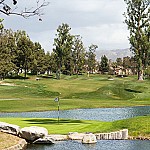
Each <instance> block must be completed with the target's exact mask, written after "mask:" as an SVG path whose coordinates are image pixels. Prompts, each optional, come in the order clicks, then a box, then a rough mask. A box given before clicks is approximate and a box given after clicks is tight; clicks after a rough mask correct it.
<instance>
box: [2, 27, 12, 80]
mask: <svg viewBox="0 0 150 150" xmlns="http://www.w3.org/2000/svg"><path fill="white" fill-rule="evenodd" d="M13 47H14V43H13V42H12V39H11V34H10V32H9V31H8V30H2V31H1V34H0V78H1V79H5V77H6V76H7V75H8V73H10V72H11V71H13V70H14V68H15V65H14V63H13V62H12V58H13V55H12V49H13Z"/></svg>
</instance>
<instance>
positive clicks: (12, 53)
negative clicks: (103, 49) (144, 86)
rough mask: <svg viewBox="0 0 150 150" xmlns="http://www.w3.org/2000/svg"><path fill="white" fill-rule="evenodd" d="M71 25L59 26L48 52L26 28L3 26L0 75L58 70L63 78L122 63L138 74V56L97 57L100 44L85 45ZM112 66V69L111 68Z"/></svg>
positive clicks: (0, 41) (3, 77) (0, 76)
mask: <svg viewBox="0 0 150 150" xmlns="http://www.w3.org/2000/svg"><path fill="white" fill-rule="evenodd" d="M70 31H71V28H70V27H69V25H68V24H65V23H62V24H61V25H59V27H58V28H57V33H56V35H55V38H54V44H53V49H52V50H51V53H50V52H45V51H44V49H43V48H42V46H41V44H40V43H39V42H33V41H32V40H31V39H30V37H29V35H28V34H27V33H26V32H25V31H21V30H18V31H12V30H11V29H4V28H2V29H1V32H0V45H1V47H0V78H1V79H5V77H8V76H10V77H12V76H18V75H19V74H20V73H24V77H25V78H26V76H27V73H29V72H30V73H31V74H34V75H38V74H44V73H47V74H48V75H49V74H51V73H56V77H57V79H60V75H61V73H63V74H65V75H73V74H76V75H79V74H81V73H83V72H86V73H95V72H97V73H102V74H105V73H109V74H114V70H115V68H117V67H119V66H123V67H124V69H127V68H130V69H132V72H133V73H136V72H137V71H136V68H137V61H136V58H135V57H131V58H130V57H124V58H123V59H122V58H117V59H116V61H115V62H111V61H110V60H109V59H108V58H107V57H106V56H105V55H103V56H102V57H101V58H100V60H97V59H96V50H97V48H98V46H97V45H94V44H91V45H90V46H89V47H88V48H86V47H85V46H84V43H83V41H82V37H81V36H80V35H72V34H71V33H70ZM112 68H113V69H112Z"/></svg>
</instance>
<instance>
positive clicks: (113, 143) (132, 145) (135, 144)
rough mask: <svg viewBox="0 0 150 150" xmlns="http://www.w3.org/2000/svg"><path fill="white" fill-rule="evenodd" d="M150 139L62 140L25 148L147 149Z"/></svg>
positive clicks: (49, 149)
mask: <svg viewBox="0 0 150 150" xmlns="http://www.w3.org/2000/svg"><path fill="white" fill-rule="evenodd" d="M149 149H150V141H140V140H125V141H124V140H118V141H117V140H105V141H103V140H99V141H98V142H97V143H96V144H82V143H81V142H80V141H62V142H57V143H56V144H54V145H29V146H28V148H27V150H149Z"/></svg>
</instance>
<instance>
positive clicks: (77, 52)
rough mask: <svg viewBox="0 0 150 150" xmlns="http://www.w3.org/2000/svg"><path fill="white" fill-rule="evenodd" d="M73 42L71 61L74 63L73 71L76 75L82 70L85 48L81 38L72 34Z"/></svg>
mask: <svg viewBox="0 0 150 150" xmlns="http://www.w3.org/2000/svg"><path fill="white" fill-rule="evenodd" d="M73 40H74V42H73V52H72V57H73V63H74V73H75V74H77V75H78V73H79V72H80V71H82V70H83V66H84V64H85V55H86V53H85V48H84V44H83V42H82V38H81V37H80V36H79V35H77V36H74V39H73Z"/></svg>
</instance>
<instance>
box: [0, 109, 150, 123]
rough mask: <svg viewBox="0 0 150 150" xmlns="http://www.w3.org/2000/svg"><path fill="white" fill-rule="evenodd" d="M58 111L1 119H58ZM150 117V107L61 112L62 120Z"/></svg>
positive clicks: (107, 119)
mask: <svg viewBox="0 0 150 150" xmlns="http://www.w3.org/2000/svg"><path fill="white" fill-rule="evenodd" d="M57 115H58V112H57V111H44V112H21V113H0V117H1V118H2V117H25V118H57ZM146 115H150V106H138V107H125V108H96V109H75V110H62V111H60V118H67V119H78V120H101V121H114V120H121V119H127V118H132V117H136V116H146Z"/></svg>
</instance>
